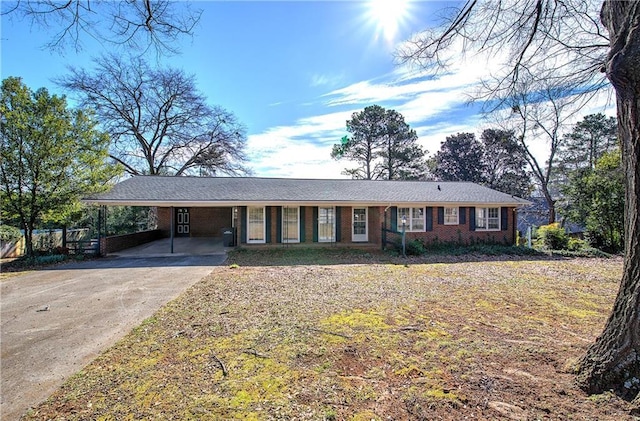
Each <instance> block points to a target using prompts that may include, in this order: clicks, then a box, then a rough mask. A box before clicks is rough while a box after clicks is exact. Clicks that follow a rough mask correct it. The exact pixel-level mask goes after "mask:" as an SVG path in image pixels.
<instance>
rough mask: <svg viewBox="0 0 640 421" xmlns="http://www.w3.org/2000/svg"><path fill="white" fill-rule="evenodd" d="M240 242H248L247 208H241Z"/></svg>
mask: <svg viewBox="0 0 640 421" xmlns="http://www.w3.org/2000/svg"><path fill="white" fill-rule="evenodd" d="M240 242H241V243H246V242H247V207H246V206H240Z"/></svg>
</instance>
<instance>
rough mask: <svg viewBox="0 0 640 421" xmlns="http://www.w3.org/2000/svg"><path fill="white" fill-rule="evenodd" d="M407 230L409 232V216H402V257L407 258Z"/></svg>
mask: <svg viewBox="0 0 640 421" xmlns="http://www.w3.org/2000/svg"><path fill="white" fill-rule="evenodd" d="M406 230H407V216H406V215H402V257H407V241H406V236H405V234H406Z"/></svg>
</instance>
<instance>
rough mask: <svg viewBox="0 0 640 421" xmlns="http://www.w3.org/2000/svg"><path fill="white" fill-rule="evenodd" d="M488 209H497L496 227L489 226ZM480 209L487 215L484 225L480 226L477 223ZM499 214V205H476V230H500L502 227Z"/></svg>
mask: <svg viewBox="0 0 640 421" xmlns="http://www.w3.org/2000/svg"><path fill="white" fill-rule="evenodd" d="M489 209H497V211H498V217H497V219H498V227H497V228H489ZM480 210H484V212H485V214H486V215H487V216H486V218H485V220H486V226H484V227H481V226H479V225H478V213H479V211H480ZM501 219H502V218H501V214H500V207H499V206H490V207H486V208H485V207H476V231H500V230H501V229H502V226H501V224H502V221H501Z"/></svg>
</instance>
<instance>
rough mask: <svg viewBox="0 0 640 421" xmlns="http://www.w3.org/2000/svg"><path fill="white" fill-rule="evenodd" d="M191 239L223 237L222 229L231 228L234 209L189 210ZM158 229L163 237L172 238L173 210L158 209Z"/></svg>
mask: <svg viewBox="0 0 640 421" xmlns="http://www.w3.org/2000/svg"><path fill="white" fill-rule="evenodd" d="M188 209H189V233H190V236H191V237H221V236H222V229H223V228H227V227H230V226H231V218H232V211H233V210H232V208H188ZM157 215H158V229H159V230H160V231H161V232H162V236H163V237H170V236H171V208H157Z"/></svg>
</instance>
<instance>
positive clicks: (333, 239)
mask: <svg viewBox="0 0 640 421" xmlns="http://www.w3.org/2000/svg"><path fill="white" fill-rule="evenodd" d="M320 209H331V215H332V217H333V218H332V221H331V225H332V226H333V227H332V228H333V231H332V232H331V238H322V239H321V238H320ZM317 223H318V243H335V242H336V208H335V206H318V222H317Z"/></svg>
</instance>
